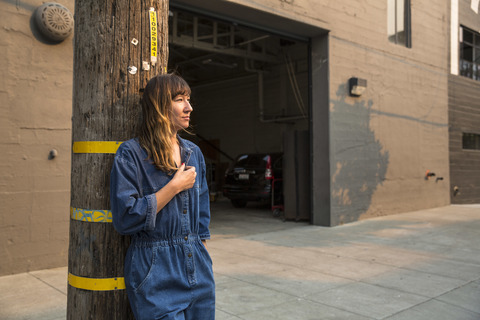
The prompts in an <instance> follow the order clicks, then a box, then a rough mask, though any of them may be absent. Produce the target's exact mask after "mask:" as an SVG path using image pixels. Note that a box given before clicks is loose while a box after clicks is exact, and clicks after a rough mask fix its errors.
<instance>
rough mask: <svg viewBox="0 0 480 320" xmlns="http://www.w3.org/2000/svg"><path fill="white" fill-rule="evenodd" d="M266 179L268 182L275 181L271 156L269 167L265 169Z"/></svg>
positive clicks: (268, 161) (268, 159)
mask: <svg viewBox="0 0 480 320" xmlns="http://www.w3.org/2000/svg"><path fill="white" fill-rule="evenodd" d="M265 179H267V180H272V179H273V172H272V158H271V157H270V156H268V158H267V167H266V168H265Z"/></svg>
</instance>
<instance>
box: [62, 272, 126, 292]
mask: <svg viewBox="0 0 480 320" xmlns="http://www.w3.org/2000/svg"><path fill="white" fill-rule="evenodd" d="M68 284H69V285H71V286H72V287H75V288H78V289H83V290H90V291H112V290H123V289H125V279H124V278H121V277H118V278H86V277H79V276H76V275H73V274H71V273H69V274H68Z"/></svg>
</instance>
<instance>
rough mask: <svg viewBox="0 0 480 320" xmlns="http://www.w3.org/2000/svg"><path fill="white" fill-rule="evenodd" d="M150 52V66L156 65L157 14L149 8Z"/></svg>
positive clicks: (153, 9)
mask: <svg viewBox="0 0 480 320" xmlns="http://www.w3.org/2000/svg"><path fill="white" fill-rule="evenodd" d="M149 15H150V52H151V54H150V55H151V62H152V65H155V63H157V56H158V27H157V13H156V12H155V8H150V12H149Z"/></svg>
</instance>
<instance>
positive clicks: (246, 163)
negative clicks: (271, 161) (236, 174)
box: [235, 154, 268, 167]
mask: <svg viewBox="0 0 480 320" xmlns="http://www.w3.org/2000/svg"><path fill="white" fill-rule="evenodd" d="M267 160H268V155H264V154H243V155H241V156H239V157H238V158H237V161H236V162H235V167H263V166H266V165H267Z"/></svg>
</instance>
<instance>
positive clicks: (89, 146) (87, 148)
mask: <svg viewBox="0 0 480 320" xmlns="http://www.w3.org/2000/svg"><path fill="white" fill-rule="evenodd" d="M121 144H122V142H121V141H75V142H74V143H73V153H113V154H115V153H116V152H117V149H118V147H120V145H121Z"/></svg>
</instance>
